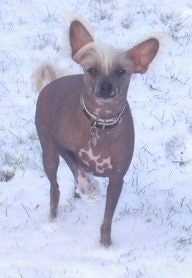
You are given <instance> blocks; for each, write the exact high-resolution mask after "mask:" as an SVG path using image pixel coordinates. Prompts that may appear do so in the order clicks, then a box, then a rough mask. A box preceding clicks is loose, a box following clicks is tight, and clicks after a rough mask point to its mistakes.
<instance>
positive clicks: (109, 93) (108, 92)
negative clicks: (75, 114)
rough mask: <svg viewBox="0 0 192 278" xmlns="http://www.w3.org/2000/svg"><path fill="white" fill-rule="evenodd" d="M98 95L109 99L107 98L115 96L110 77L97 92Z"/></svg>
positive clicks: (103, 81) (105, 79)
mask: <svg viewBox="0 0 192 278" xmlns="http://www.w3.org/2000/svg"><path fill="white" fill-rule="evenodd" d="M97 95H98V97H101V98H104V99H107V98H111V97H114V96H115V89H114V86H113V84H112V82H111V81H110V79H109V78H108V77H105V78H104V79H103V80H102V81H101V83H100V85H99V88H98V91H97Z"/></svg>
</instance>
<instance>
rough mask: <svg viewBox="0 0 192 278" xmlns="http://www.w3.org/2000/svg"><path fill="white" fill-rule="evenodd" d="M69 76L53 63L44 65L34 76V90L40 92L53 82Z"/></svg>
mask: <svg viewBox="0 0 192 278" xmlns="http://www.w3.org/2000/svg"><path fill="white" fill-rule="evenodd" d="M67 74H68V73H67V71H63V70H61V69H59V68H57V67H56V66H55V65H53V64H51V63H44V64H42V65H41V66H39V67H38V68H37V69H36V70H35V71H34V72H33V74H32V86H33V89H34V90H35V91H37V92H40V91H41V90H42V89H43V87H45V86H46V85H47V84H49V83H50V82H51V81H53V80H55V79H57V78H59V77H62V76H64V75H67Z"/></svg>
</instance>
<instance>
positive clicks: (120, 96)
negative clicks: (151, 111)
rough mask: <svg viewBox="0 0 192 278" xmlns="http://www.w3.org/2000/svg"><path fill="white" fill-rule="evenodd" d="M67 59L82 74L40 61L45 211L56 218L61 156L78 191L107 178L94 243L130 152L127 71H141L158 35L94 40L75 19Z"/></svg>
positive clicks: (106, 236)
mask: <svg viewBox="0 0 192 278" xmlns="http://www.w3.org/2000/svg"><path fill="white" fill-rule="evenodd" d="M69 41H70V47H71V56H72V59H73V60H74V61H75V62H76V63H77V64H79V65H80V66H81V67H82V69H83V74H76V75H69V76H63V77H61V78H58V79H56V80H53V79H55V78H56V73H55V74H54V68H53V67H51V66H47V65H44V67H43V66H42V68H41V69H40V71H39V72H38V74H37V80H38V81H39V80H40V79H41V78H45V75H46V74H45V72H46V71H47V72H48V73H49V75H50V76H52V78H50V79H52V82H50V83H49V84H48V85H46V86H45V87H44V88H43V89H42V90H41V92H40V94H39V96H38V100H37V106H36V115H35V123H36V128H37V132H38V136H39V139H40V143H41V146H42V159H43V166H44V170H45V173H46V175H47V177H48V179H49V181H50V216H51V218H52V219H54V218H56V217H57V212H58V204H59V197H60V191H59V184H58V181H57V169H58V166H59V157H62V158H63V159H64V160H65V161H66V163H67V165H68V166H69V168H70V170H71V171H72V173H73V176H74V179H75V182H76V184H77V185H78V187H79V190H80V191H81V192H83V193H85V194H89V193H90V192H92V191H94V190H95V189H96V187H97V186H96V181H95V180H94V179H93V176H99V177H108V180H109V182H108V186H107V193H106V205H105V212H104V218H103V222H102V225H101V229H100V243H101V245H103V246H105V247H108V246H109V245H110V244H111V243H112V240H111V226H112V219H113V215H114V212H115V209H116V206H117V203H118V200H119V196H120V193H121V191H122V186H123V179H124V176H125V174H126V172H127V170H128V168H129V166H130V163H131V160H132V156H133V151H134V125H133V119H132V114H131V110H130V107H129V104H128V102H127V92H128V87H129V83H130V78H131V75H132V74H135V73H140V74H143V73H145V72H146V71H147V69H148V66H149V65H150V63H151V62H152V61H153V59H154V57H155V56H156V54H157V52H158V49H159V45H160V44H159V40H158V39H157V38H153V37H152V38H149V39H146V40H145V41H143V42H141V43H138V44H137V45H135V46H134V47H132V48H130V49H128V50H126V49H119V48H115V47H113V46H110V45H108V44H105V43H101V42H97V41H96V40H95V39H94V36H93V35H92V34H91V32H90V31H89V30H88V28H86V26H85V25H84V24H83V23H82V22H81V21H80V20H73V21H72V22H71V24H70V27H69Z"/></svg>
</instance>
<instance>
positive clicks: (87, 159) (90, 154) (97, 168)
mask: <svg viewBox="0 0 192 278" xmlns="http://www.w3.org/2000/svg"><path fill="white" fill-rule="evenodd" d="M78 156H79V158H80V160H81V162H82V163H83V164H85V166H86V167H88V168H89V169H90V170H91V171H92V172H95V173H98V174H104V173H105V172H106V171H108V170H112V160H111V156H110V154H109V153H105V154H103V153H101V152H99V150H96V149H95V148H94V147H91V145H89V147H87V148H81V149H80V150H79V152H78Z"/></svg>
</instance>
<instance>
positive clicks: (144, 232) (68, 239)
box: [0, 0, 192, 278]
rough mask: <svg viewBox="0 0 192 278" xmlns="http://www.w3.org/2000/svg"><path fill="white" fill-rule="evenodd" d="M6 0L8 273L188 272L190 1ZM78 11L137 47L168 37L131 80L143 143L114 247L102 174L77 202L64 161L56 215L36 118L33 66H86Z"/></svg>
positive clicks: (3, 177)
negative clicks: (73, 40) (108, 242)
mask: <svg viewBox="0 0 192 278" xmlns="http://www.w3.org/2000/svg"><path fill="white" fill-rule="evenodd" d="M0 4H1V6H0V34H1V40H0V41H1V42H0V278H61V277H66V278H96V277H110V278H123V277H126V278H128V277H130V278H140V277H142V278H143V277H144V278H162V277H163V278H173V277H174V278H191V277H192V3H191V0H182V1H181V0H160V1H157V0H148V1H143V0H138V1H131V0H127V1H126V0H124V1H123V0H117V1H115V0H103V1H101V0H87V1H85V0H72V1H64V0H57V1H55V0H48V1H45V0H15V1H11V0H1V1H0ZM71 12H75V13H80V14H81V15H83V16H84V17H85V18H87V19H88V20H89V21H90V22H91V25H92V26H93V29H94V30H95V35H96V37H98V38H100V39H103V40H104V41H107V42H108V43H110V44H113V45H116V46H121V47H127V48H129V47H130V46H132V45H134V44H135V43H136V42H137V41H141V40H142V39H143V38H146V37H148V36H149V35H150V34H152V33H159V32H161V33H165V34H166V36H167V37H168V39H167V41H166V43H165V45H164V47H163V48H162V50H161V53H160V55H159V56H158V57H157V60H156V63H154V64H153V67H152V68H151V70H150V71H149V72H148V73H147V74H145V75H142V76H141V75H140V76H139V75H137V76H133V78H132V81H131V86H130V89H129V94H128V101H129V103H130V106H131V109H132V113H133V117H134V122H135V131H136V145H135V152H134V157H133V161H132V164H131V167H130V169H129V171H128V173H127V175H126V177H125V184H124V188H123V192H122V195H121V198H120V200H119V203H118V207H117V210H116V213H115V216H114V221H113V230H112V240H113V245H112V246H111V247H110V248H108V249H105V248H103V247H101V246H100V245H99V230H100V224H101V221H102V219H103V212H104V205H105V194H106V180H102V179H100V187H101V193H100V195H101V196H100V199H99V200H98V201H96V202H88V201H84V200H75V201H74V200H73V198H72V192H73V187H74V181H73V178H72V175H71V173H70V172H69V170H68V168H67V167H66V165H65V163H62V165H61V167H60V171H59V178H60V188H61V200H60V207H59V217H58V219H57V221H56V222H54V223H50V221H49V183H48V181H47V178H46V177H45V175H44V172H43V169H42V163H41V149H40V146H39V141H38V137H37V134H36V130H35V126H34V113H35V106H36V100H37V93H35V92H34V90H33V89H32V85H31V74H32V72H33V70H34V69H35V68H36V67H37V66H38V65H39V63H41V62H42V61H45V60H47V59H49V60H51V61H52V62H55V63H57V64H58V65H60V66H62V67H63V68H68V70H69V71H71V72H74V73H78V72H79V71H80V69H79V67H78V66H77V65H75V63H74V62H73V61H72V60H71V58H70V51H69V49H68V42H67V32H68V25H67V18H68V15H69V14H70V13H71Z"/></svg>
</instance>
